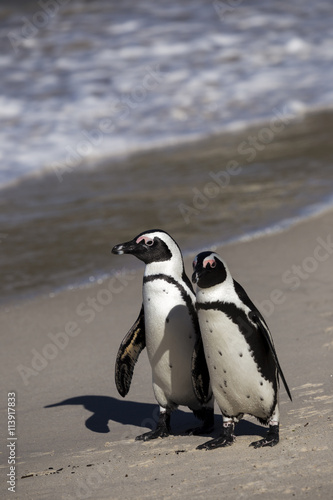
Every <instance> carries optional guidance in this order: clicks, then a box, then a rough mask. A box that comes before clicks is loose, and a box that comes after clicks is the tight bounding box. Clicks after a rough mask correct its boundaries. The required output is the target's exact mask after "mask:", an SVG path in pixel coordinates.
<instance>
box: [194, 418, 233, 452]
mask: <svg viewBox="0 0 333 500" xmlns="http://www.w3.org/2000/svg"><path fill="white" fill-rule="evenodd" d="M234 427H235V426H234V424H232V425H228V426H226V427H224V428H223V434H222V435H221V436H219V437H216V438H214V439H211V440H210V441H207V442H206V443H203V444H200V445H199V446H197V450H215V448H226V447H227V446H231V445H232V443H233V442H234V441H235V436H234V432H233V431H234Z"/></svg>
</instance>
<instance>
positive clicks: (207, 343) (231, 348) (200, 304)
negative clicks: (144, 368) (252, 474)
mask: <svg viewBox="0 0 333 500" xmlns="http://www.w3.org/2000/svg"><path fill="white" fill-rule="evenodd" d="M193 271H194V272H193V275H192V281H193V283H196V284H197V291H196V309H197V312H198V319H199V324H200V330H201V336H202V341H203V344H204V350H205V356H206V360H207V364H208V369H209V374H210V381H211V385H212V390H213V394H214V397H215V399H216V402H217V404H218V406H219V408H220V410H221V413H222V415H223V430H222V434H221V436H219V437H217V438H215V439H212V440H211V441H208V442H206V443H204V444H202V445H200V446H198V449H207V450H209V449H214V448H217V447H220V446H222V447H224V446H229V445H231V444H232V443H233V441H234V439H235V437H234V433H233V432H234V427H235V422H237V421H238V420H240V419H241V418H242V417H243V414H244V413H248V414H250V415H253V416H255V417H257V418H258V420H259V421H260V422H261V423H262V424H269V430H268V433H267V436H266V438H265V439H261V440H260V441H256V442H254V443H251V446H254V447H255V448H259V447H262V446H274V445H276V444H277V443H278V442H279V405H278V388H279V376H280V377H281V378H282V381H283V383H284V386H285V389H286V391H287V394H288V396H289V398H290V400H291V395H290V391H289V388H288V385H287V383H286V380H285V378H284V375H283V373H282V370H281V367H280V364H279V361H278V358H277V355H276V351H275V348H274V344H273V339H272V335H271V333H270V331H269V329H268V326H267V324H266V322H265V320H264V319H263V317H262V315H261V314H260V312H259V311H258V309H257V308H256V307H255V305H254V304H253V303H252V302H251V300H250V299H249V297H248V295H247V294H246V292H245V290H244V289H243V288H242V287H241V285H239V283H237V282H236V281H235V280H234V279H233V278H232V276H231V274H230V272H229V270H228V268H227V266H226V264H225V263H224V262H223V260H222V259H221V257H220V256H219V255H217V254H216V253H214V252H211V251H206V252H201V253H200V254H198V255H197V256H196V258H195V260H194V262H193Z"/></svg>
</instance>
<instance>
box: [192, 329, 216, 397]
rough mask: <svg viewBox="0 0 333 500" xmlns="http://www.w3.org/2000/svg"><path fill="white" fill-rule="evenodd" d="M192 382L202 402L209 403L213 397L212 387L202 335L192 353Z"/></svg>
mask: <svg viewBox="0 0 333 500" xmlns="http://www.w3.org/2000/svg"><path fill="white" fill-rule="evenodd" d="M192 384H193V390H194V393H195V395H196V397H197V398H198V400H199V401H200V403H201V404H206V403H208V401H209V400H210V399H211V397H212V389H211V386H210V378H209V371H208V366H207V362H206V358H205V351H204V347H203V343H202V338H201V337H199V338H198V339H197V341H196V343H195V346H194V351H193V354H192Z"/></svg>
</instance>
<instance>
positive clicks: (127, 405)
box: [44, 395, 267, 437]
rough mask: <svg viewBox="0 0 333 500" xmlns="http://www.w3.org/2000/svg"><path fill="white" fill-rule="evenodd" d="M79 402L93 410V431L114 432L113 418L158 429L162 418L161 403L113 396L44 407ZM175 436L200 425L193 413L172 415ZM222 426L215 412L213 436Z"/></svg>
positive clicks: (244, 427) (245, 427)
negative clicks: (110, 425) (160, 413)
mask: <svg viewBox="0 0 333 500" xmlns="http://www.w3.org/2000/svg"><path fill="white" fill-rule="evenodd" d="M73 405H79V406H82V407H83V408H84V410H88V411H89V412H91V413H92V415H91V416H89V417H88V418H87V420H86V422H85V426H86V428H87V429H89V430H90V431H92V432H98V433H108V432H110V429H109V426H108V423H109V421H110V420H111V421H113V422H118V423H120V424H123V425H133V426H137V427H138V434H139V433H140V429H141V430H143V429H144V428H154V427H155V426H156V422H157V420H158V406H157V405H156V404H151V403H139V402H137V401H126V400H124V401H122V400H119V399H116V398H113V397H110V396H93V395H91V396H89V395H87V396H77V397H73V398H69V399H65V400H64V401H60V402H59V403H54V404H50V405H47V406H44V408H55V407H58V406H73ZM171 418H172V432H171V434H172V435H183V434H184V433H185V432H186V430H187V429H189V428H191V427H196V425H198V423H199V420H197V419H196V418H195V417H194V416H193V414H192V413H191V412H184V411H182V410H179V409H177V410H176V411H175V412H173V414H172V417H171ZM221 427H222V417H221V415H216V414H215V430H214V431H213V432H212V433H211V435H212V437H213V436H215V435H218V433H219V432H220V429H221ZM266 432H267V431H266V428H265V427H263V426H261V425H257V424H255V423H252V422H249V421H247V420H241V421H240V422H239V424H238V425H237V427H236V432H235V435H236V436H242V435H248V436H262V437H264V436H265V435H266Z"/></svg>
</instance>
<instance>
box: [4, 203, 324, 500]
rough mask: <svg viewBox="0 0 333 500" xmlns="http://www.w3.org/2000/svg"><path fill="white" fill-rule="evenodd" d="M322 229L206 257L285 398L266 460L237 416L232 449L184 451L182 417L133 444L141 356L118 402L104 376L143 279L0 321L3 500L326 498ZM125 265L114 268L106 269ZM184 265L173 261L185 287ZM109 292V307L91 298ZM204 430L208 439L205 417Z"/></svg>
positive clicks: (142, 420)
mask: <svg viewBox="0 0 333 500" xmlns="http://www.w3.org/2000/svg"><path fill="white" fill-rule="evenodd" d="M332 216H333V211H331V212H328V213H325V214H320V215H317V216H315V217H312V218H311V219H307V220H305V221H302V222H299V223H298V224H296V225H294V226H293V227H290V228H288V229H287V230H285V231H283V232H280V233H275V234H270V235H266V236H262V237H261V238H256V239H253V240H251V241H246V242H242V243H231V244H228V245H225V246H223V247H222V248H218V249H217V250H216V251H217V252H218V253H221V255H222V256H223V258H224V259H225V260H226V262H227V264H228V267H229V268H230V271H231V273H232V275H233V276H234V278H235V279H236V280H237V281H239V282H240V283H241V285H242V286H244V288H245V290H246V291H247V292H248V294H249V296H250V298H251V299H252V300H253V301H254V302H255V304H256V305H257V306H258V307H259V309H260V310H261V312H262V313H263V315H264V317H265V319H266V320H267V322H268V324H269V327H270V329H271V331H272V335H273V339H274V342H275V346H276V350H277V353H278V356H279V360H280V363H281V366H282V369H283V371H284V374H285V376H286V379H287V382H288V384H289V387H290V388H291V391H292V396H293V402H292V403H290V402H288V397H287V395H286V393H285V391H284V389H283V387H282V388H281V391H280V410H281V441H280V443H279V445H278V446H276V447H274V448H272V449H261V450H253V449H251V448H249V446H248V445H249V444H250V442H252V441H253V440H254V439H253V438H254V436H261V435H262V433H263V432H265V428H264V427H262V426H260V425H259V424H258V422H257V421H256V420H255V419H251V418H248V417H247V416H245V418H244V421H243V422H242V423H241V424H239V426H238V430H237V440H236V442H235V443H234V444H233V446H231V447H230V448H227V449H217V450H215V451H208V452H205V451H198V450H196V449H195V448H196V446H197V445H199V444H201V443H203V442H204V441H205V440H207V436H185V435H183V434H182V433H183V431H184V430H185V429H186V428H187V427H190V426H191V425H193V423H195V422H194V417H193V416H192V415H191V414H190V413H189V411H188V410H187V409H186V408H183V407H181V408H180V409H179V410H177V412H175V414H174V416H173V417H172V429H173V432H174V434H173V435H171V436H170V437H169V438H166V439H164V440H156V441H154V442H151V443H139V442H135V441H134V437H135V436H136V435H137V434H139V433H140V432H141V428H142V427H143V428H147V427H149V426H150V425H152V424H153V423H154V422H155V420H156V403H155V400H154V397H153V394H152V387H151V372H150V368H149V364H148V361H147V356H146V353H145V352H143V353H142V354H141V356H140V359H139V361H138V363H137V365H136V368H135V371H134V377H133V380H132V385H131V389H130V392H129V394H128V396H127V397H126V398H125V399H122V398H121V397H120V396H119V395H118V394H117V392H116V388H115V385H114V381H113V368H114V362H115V356H116V352H117V349H118V347H119V344H120V341H121V340H122V338H123V337H124V335H125V334H126V332H127V331H128V329H129V327H130V326H131V325H132V323H133V322H134V320H135V319H136V317H137V314H138V311H139V309H140V306H141V284H142V274H143V266H139V267H138V269H137V271H135V272H134V273H132V274H131V275H125V274H124V275H119V279H118V280H114V281H112V282H111V283H110V282H103V283H102V284H100V285H95V286H91V287H89V288H87V289H78V290H72V291H64V292H61V293H59V294H57V295H55V296H54V297H52V298H49V297H38V298H35V299H33V300H29V301H26V302H24V303H21V304H19V305H14V304H12V306H11V307H10V308H1V309H0V322H1V331H2V332H4V333H3V335H4V338H3V344H4V346H3V350H2V360H1V366H2V369H3V371H4V374H5V377H2V380H1V385H2V389H3V391H4V392H5V393H7V392H11V391H14V392H15V393H16V395H17V414H18V418H17V427H16V433H17V438H18V440H17V443H18V445H17V457H16V466H17V475H16V478H17V479H16V491H17V495H18V496H16V498H20V499H31V498H36V499H38V498H48V499H50V500H53V499H57V500H58V499H59V498H61V499H64V500H66V499H67V500H68V499H69V498H80V495H81V498H82V495H84V494H85V495H86V498H89V497H95V498H99V499H101V500H103V499H110V498H112V499H121V498H135V497H136V496H137V489H139V490H140V498H147V499H148V498H154V497H156V495H157V494H160V492H161V491H163V496H164V498H173V497H176V498H184V499H187V498H188V499H190V498H200V497H202V495H204V494H205V495H207V494H209V496H210V497H211V498H213V499H214V498H220V497H221V495H223V496H224V497H225V498H226V500H236V499H239V498H254V497H255V498H260V499H262V500H266V498H267V495H269V497H270V498H272V499H280V498H284V497H285V498H287V497H290V495H292V494H293V495H295V497H296V498H301V499H303V498H304V499H305V498H309V497H310V496H311V498H313V499H315V500H317V499H319V498H328V497H329V495H330V493H331V491H332V487H333V480H332V477H333V466H332V458H333V455H332V450H331V448H330V447H329V445H328V443H329V442H330V439H331V437H330V436H331V435H332V430H333V422H332V419H333V411H332V402H333V397H332V391H331V387H332V377H333V372H332V363H331V349H332V348H333V337H332V334H333V311H332V300H333V289H332V270H333V248H331V241H332V237H331V230H332V229H331V227H332V225H331V221H332ZM322 242H324V243H322ZM319 247H320V249H318V248H319ZM131 257H132V256H124V257H119V269H122V268H123V267H124V266H126V265H127V261H128V262H131V260H132V259H131ZM190 266H191V259H190V257H186V258H185V267H186V271H187V274H188V275H189V274H190V269H191V267H190ZM288 273H289V274H288ZM283 277H285V279H284V278H283ZM291 278H293V279H291ZM295 278H297V281H296V280H295ZM111 289H112V290H113V292H112V299H111V300H110V294H109V293H107V292H106V291H105V290H109V291H110V290H111ZM103 301H104V304H105V305H103ZM93 304H94V305H93ZM88 310H90V313H89V312H87V311H88ZM92 310H93V311H94V313H93V312H92ZM50 346H53V347H50ZM19 366H21V371H20V370H18V367H19ZM22 367H23V368H22ZM215 420H216V426H217V427H216V429H215V431H214V435H217V433H218V431H219V429H218V424H220V422H221V417H220V413H219V410H218V408H215ZM5 458H6V457H5ZM6 464H7V461H5V465H4V466H3V468H4V470H5V471H6V473H7V472H9V471H7V465H6ZM2 488H4V486H2ZM4 491H5V490H4ZM158 492H159V493H158ZM9 495H11V496H9ZM7 496H8V498H15V496H14V497H13V496H12V493H10V492H8V494H7ZM6 498H7V497H6Z"/></svg>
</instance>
